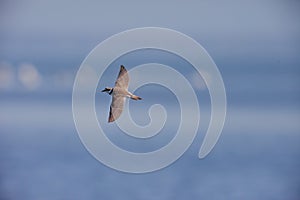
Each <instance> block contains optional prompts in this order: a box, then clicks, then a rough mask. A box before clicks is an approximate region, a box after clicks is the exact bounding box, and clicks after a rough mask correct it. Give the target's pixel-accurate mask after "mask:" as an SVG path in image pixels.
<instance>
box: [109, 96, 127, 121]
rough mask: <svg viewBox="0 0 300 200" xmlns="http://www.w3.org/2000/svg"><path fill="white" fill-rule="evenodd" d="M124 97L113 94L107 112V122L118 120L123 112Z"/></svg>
mask: <svg viewBox="0 0 300 200" xmlns="http://www.w3.org/2000/svg"><path fill="white" fill-rule="evenodd" d="M124 102H125V97H124V96H123V95H117V94H114V95H113V97H112V102H111V105H110V110H109V118H108V122H113V121H115V120H116V119H118V118H119V117H120V115H121V113H122V111H123V107H124Z"/></svg>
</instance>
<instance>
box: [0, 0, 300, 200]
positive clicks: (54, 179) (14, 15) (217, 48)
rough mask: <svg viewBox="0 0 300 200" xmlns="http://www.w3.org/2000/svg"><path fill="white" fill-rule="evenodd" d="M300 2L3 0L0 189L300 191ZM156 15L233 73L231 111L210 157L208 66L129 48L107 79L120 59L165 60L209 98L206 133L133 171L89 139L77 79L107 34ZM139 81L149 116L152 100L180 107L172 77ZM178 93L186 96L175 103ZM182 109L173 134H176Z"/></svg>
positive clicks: (290, 196)
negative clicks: (201, 70)
mask: <svg viewBox="0 0 300 200" xmlns="http://www.w3.org/2000/svg"><path fill="white" fill-rule="evenodd" d="M299 11H300V2H299V1H297V0H277V1H259V0H254V1H231V0H229V1H214V0H213V1H189V2H180V1H123V2H117V1H109V2H108V1H107V2H104V1H92V2H86V1H76V3H74V1H56V0H54V1H47V2H44V1H34V0H28V1H17V0H12V1H8V0H2V1H0V199H9V200H10V199H12V200H14V199H23V200H27V199H28V200H29V199H30V200H33V199H99V198H101V199H117V198H118V199H121V198H122V199H183V198H187V199H249V200H252V199H273V200H275V199H286V200H296V199H299V196H300V192H299V191H300V176H299V172H300V171H299V169H300V145H299V144H300V123H299V121H300V87H299V85H300V57H299V52H300V37H299V35H300V24H299V17H300V12H299ZM145 26H158V27H165V28H171V29H174V30H177V31H180V32H182V33H184V34H186V35H188V36H190V37H192V38H194V39H195V40H196V41H197V42H199V43H200V44H201V45H202V46H203V47H204V48H205V49H206V50H207V52H208V53H209V54H210V56H211V57H212V59H213V60H214V61H215V63H216V64H217V66H218V68H219V70H220V72H221V74H222V76H223V80H224V84H225V88H226V92H227V100H228V112H227V119H226V123H225V126H224V130H223V133H222V135H221V137H220V139H219V141H218V143H217V145H216V146H215V148H214V149H213V151H212V152H211V153H210V154H209V155H208V156H207V157H206V158H205V159H203V160H199V159H198V157H197V155H198V151H199V147H200V145H201V143H202V140H203V136H204V135H203V134H204V133H205V129H206V128H207V124H208V120H209V95H208V92H207V91H206V87H205V85H204V84H203V81H202V80H201V77H200V76H199V75H195V74H194V73H193V72H194V71H193V69H192V66H190V65H189V64H188V63H186V62H185V61H183V60H182V59H180V58H178V57H176V56H174V55H171V54H167V53H165V52H164V53H163V52H157V51H142V52H135V53H130V54H128V55H126V56H124V57H121V58H119V59H118V60H117V61H116V62H115V63H112V66H110V67H109V68H108V70H107V71H106V77H107V78H104V79H102V80H101V81H100V82H99V89H100V88H102V87H106V86H110V85H113V83H114V79H115V77H116V75H117V72H118V68H119V64H123V63H125V64H124V65H125V66H126V67H127V66H128V69H130V68H132V67H134V66H136V65H138V64H142V63H148V62H159V63H163V64H169V65H170V66H173V65H174V68H175V69H177V70H178V71H180V72H181V73H182V74H184V75H185V76H186V77H187V78H188V79H189V80H190V81H191V84H192V85H193V87H194V88H195V91H198V92H197V95H198V99H199V102H200V106H202V107H201V109H202V108H203V110H204V114H203V115H202V116H203V118H202V119H203V120H202V121H201V123H200V125H201V126H200V129H199V133H198V136H197V138H196V140H195V141H194V143H193V144H192V146H191V147H190V148H189V150H188V151H187V152H186V153H185V154H184V155H183V156H182V157H181V158H180V159H179V160H178V161H176V162H175V163H174V164H172V165H171V166H169V167H167V168H165V169H163V170H160V171H157V172H154V173H148V174H142V175H134V174H126V173H121V172H117V171H114V170H112V169H110V168H107V167H105V166H104V165H102V164H101V163H100V162H98V161H97V160H96V159H94V158H93V157H92V156H91V155H90V154H89V153H88V152H87V151H86V149H85V147H84V146H83V144H82V143H81V142H80V139H79V137H78V134H77V132H76V129H75V125H74V122H73V117H72V87H73V81H74V78H75V75H76V71H77V70H78V69H79V67H80V64H81V62H82V61H83V60H84V58H85V57H86V56H87V55H88V53H89V52H90V51H91V50H92V49H93V48H94V47H95V46H96V45H98V44H99V43H100V42H101V41H103V40H105V39H106V38H108V37H110V36H111V35H113V34H116V33H119V32H121V31H125V30H127V29H131V28H137V27H145ZM175 84H176V83H175ZM136 92H137V93H138V94H139V95H140V96H142V97H144V99H145V101H144V102H143V104H139V109H138V110H139V111H140V112H139V116H141V118H139V117H137V118H138V119H137V120H139V119H144V121H143V120H141V121H140V122H139V123H141V124H143V123H145V122H147V121H148V120H149V119H148V118H147V117H148V116H147V115H146V114H143V113H144V112H147V109H148V108H149V106H150V105H151V104H153V103H162V104H165V105H166V109H167V110H170V111H173V110H176V109H177V107H178V102H177V101H176V98H175V97H174V95H173V94H172V93H171V92H170V91H168V89H167V88H162V87H158V86H155V87H152V88H151V87H150V86H145V87H142V88H140V89H139V90H137V91H136ZM158 92H160V94H164V95H157V93H158ZM153 96H154V97H155V96H159V98H153ZM95 98H96V100H97V103H96V105H97V109H98V110H97V114H98V118H99V120H100V121H101V122H100V124H101V123H102V124H103V126H105V128H107V129H108V130H111V131H112V130H114V131H112V136H111V137H112V139H113V138H120V137H118V134H120V133H119V132H120V131H119V130H118V129H117V128H116V127H114V126H115V125H112V126H111V127H108V125H107V124H106V123H105V121H103V120H106V119H107V115H108V105H109V102H110V97H109V96H106V95H102V94H96V97H95ZM170 98H172V99H175V100H174V101H171V102H172V103H169V104H168V103H166V102H170V101H168V99H170ZM147 99H148V100H147ZM130 106H135V105H132V104H130ZM135 112H138V111H135ZM178 113H179V112H178V111H175V115H174V116H175V117H174V120H175V121H173V120H169V124H168V127H169V128H166V129H164V131H165V132H166V135H168V136H167V137H165V138H163V139H169V140H170V138H172V136H170V133H172V132H173V129H174V127H175V128H176V126H178V120H179V118H178V117H177V118H176V116H178ZM202 116H201V117H202ZM176 120H177V121H176ZM127 140H128V138H124V141H125V142H124V141H123V140H122V141H123V146H127V147H128V146H129V150H134V149H135V148H132V146H130V145H128V144H132V143H133V144H134V145H136V146H134V147H138V142H137V141H132V143H131V142H130V141H127ZM122 141H121V142H122ZM159 141H161V140H156V142H159ZM166 141H167V140H166ZM115 142H116V143H118V142H120V141H115ZM156 142H154V143H155V144H156ZM164 142H165V141H164ZM143 143H146V142H145V141H143ZM162 143H163V142H162ZM160 145H163V144H160V143H159V144H158V145H157V147H159V146H160ZM141 146H142V147H145V146H144V144H143V145H141ZM131 148H132V149H131ZM145 148H146V150H151V148H152V146H149V147H148V146H146V147H145Z"/></svg>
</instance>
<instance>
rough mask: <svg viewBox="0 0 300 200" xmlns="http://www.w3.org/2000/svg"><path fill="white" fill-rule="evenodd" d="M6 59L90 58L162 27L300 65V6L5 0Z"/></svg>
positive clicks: (1, 39) (215, 47) (224, 53)
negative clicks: (299, 60) (134, 33)
mask: <svg viewBox="0 0 300 200" xmlns="http://www.w3.org/2000/svg"><path fill="white" fill-rule="evenodd" d="M1 4H2V5H1V14H0V18H1V19H0V27H1V29H0V43H1V44H2V45H1V46H2V47H1V48H0V58H1V59H17V58H16V57H18V58H19V59H21V58H23V59H25V60H26V59H30V58H32V57H34V56H32V55H34V54H38V55H39V56H43V57H44V58H47V57H48V58H50V59H53V58H55V57H60V56H66V57H68V58H75V57H77V56H81V58H80V59H82V57H83V56H84V55H86V54H87V53H88V52H89V51H90V50H91V49H92V48H93V47H94V46H95V45H96V44H98V43H99V42H101V41H102V40H104V39H105V38H107V37H109V36H111V35H112V34H115V33H118V32H120V31H124V30H127V29H130V28H136V27H144V26H159V27H167V28H172V29H175V30H178V31H181V32H183V33H185V34H187V35H189V36H191V37H193V38H195V39H196V40H197V41H198V42H200V43H201V44H202V45H203V46H204V47H205V48H207V50H208V51H209V53H210V54H213V55H216V57H219V58H220V57H222V58H224V59H225V58H227V57H228V56H229V58H233V57H240V58H241V57H247V55H250V56H249V57H251V56H255V57H264V58H266V57H267V58H268V57H270V56H271V59H273V58H272V56H274V57H277V58H278V59H283V60H285V59H289V60H290V59H296V55H297V54H298V52H299V50H300V48H299V43H300V41H299V35H300V25H299V23H298V19H299V15H300V14H299V9H300V3H299V2H298V1H295V0H285V1H283V0H281V1H280V0H276V1H259V0H255V1H189V2H188V3H186V2H181V1H163V2H161V1H119V2H118V1H94V2H93V1H91V2H86V1H77V2H76V4H75V3H74V2H73V1H46V2H43V1H34V0H29V1H26V2H25V1H1Z"/></svg>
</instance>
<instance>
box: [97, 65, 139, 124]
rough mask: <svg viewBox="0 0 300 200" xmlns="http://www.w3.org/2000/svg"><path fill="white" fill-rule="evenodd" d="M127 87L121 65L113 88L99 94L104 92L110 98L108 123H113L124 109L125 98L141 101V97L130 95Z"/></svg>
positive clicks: (107, 88) (126, 80)
mask: <svg viewBox="0 0 300 200" xmlns="http://www.w3.org/2000/svg"><path fill="white" fill-rule="evenodd" d="M128 85H129V76H128V73H127V70H126V68H125V67H124V66H123V65H121V66H120V71H119V75H118V77H117V80H116V82H115V87H113V88H111V87H106V88H105V89H103V90H102V91H101V92H106V93H108V94H109V95H111V96H112V101H111V104H110V110H109V117H108V123H110V122H114V121H115V120H117V119H118V118H119V117H120V115H121V113H122V111H123V107H124V102H125V100H126V97H127V98H130V99H133V100H142V98H141V97H139V96H137V95H134V94H132V93H131V92H129V91H128Z"/></svg>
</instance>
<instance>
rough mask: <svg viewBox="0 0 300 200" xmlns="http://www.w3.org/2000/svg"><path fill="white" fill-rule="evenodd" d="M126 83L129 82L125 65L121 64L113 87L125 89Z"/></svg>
mask: <svg viewBox="0 0 300 200" xmlns="http://www.w3.org/2000/svg"><path fill="white" fill-rule="evenodd" d="M128 84H129V76H128V73H127V70H126V69H125V67H124V66H123V65H121V67H120V72H119V75H118V78H117V80H116V83H115V87H120V88H125V89H127V88H128Z"/></svg>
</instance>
